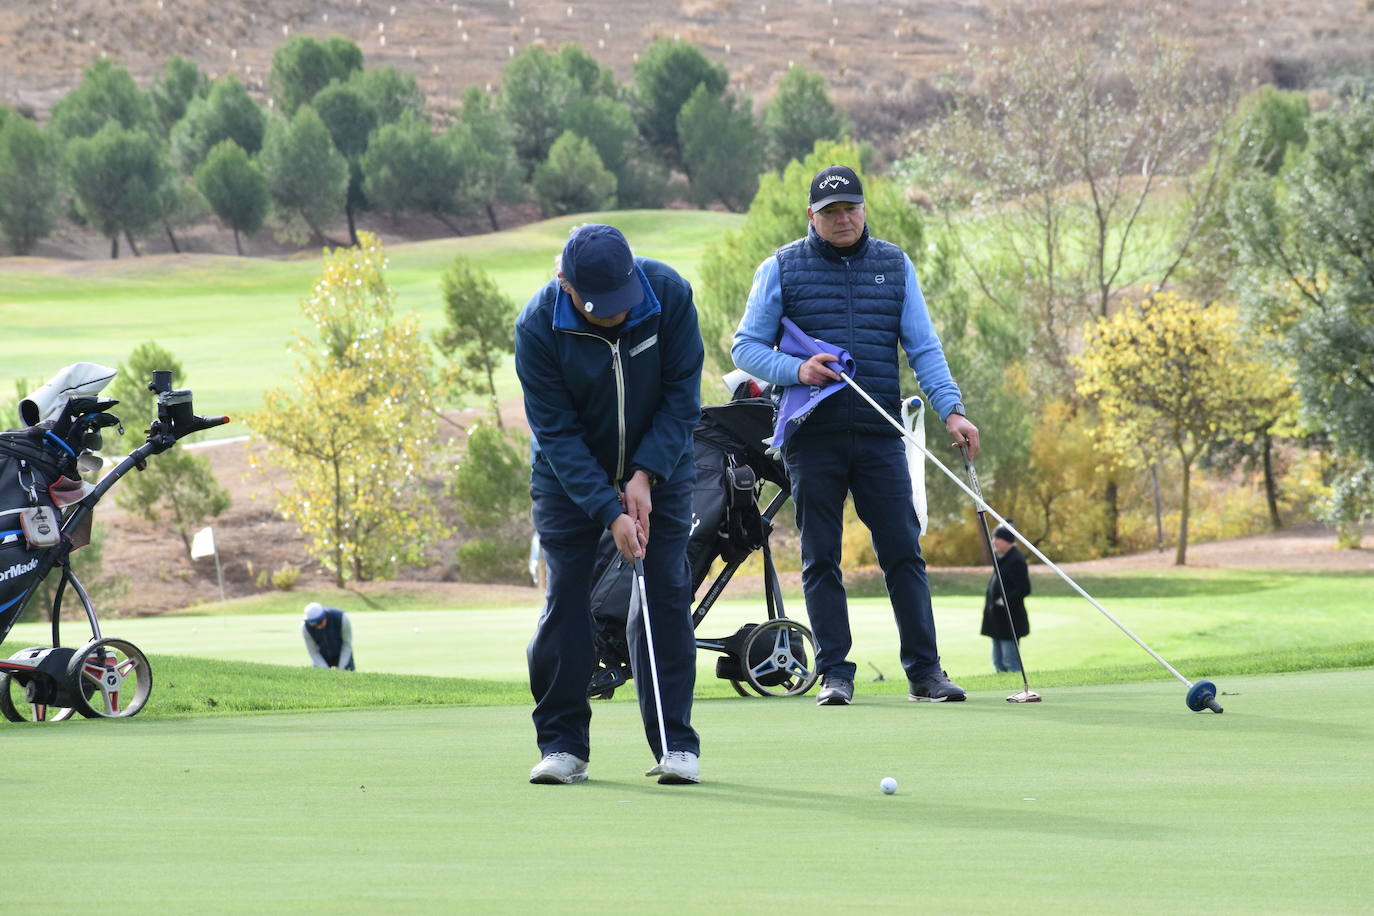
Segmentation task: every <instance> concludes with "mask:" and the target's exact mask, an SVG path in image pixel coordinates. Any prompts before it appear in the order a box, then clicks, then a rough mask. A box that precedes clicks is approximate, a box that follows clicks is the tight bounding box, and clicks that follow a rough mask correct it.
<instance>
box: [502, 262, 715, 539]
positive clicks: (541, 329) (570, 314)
mask: <svg viewBox="0 0 1374 916" xmlns="http://www.w3.org/2000/svg"><path fill="white" fill-rule="evenodd" d="M635 269H636V273H638V275H639V279H640V282H641V283H642V284H643V285H644V301H643V302H642V303H640V304H639V305H638V306H636V307H635V308H633V309H631V310H630V314H629V315H627V316H626V318H625V321H624V322H622V323H621V324H620V325H619V326H617V327H616V328H612V329H603V328H597V327H595V326H593V325H592V324H590V323H588V322H587V321H585V320H584V319H583V318H582V316H581V315H579V314H578V313H577V311H576V310H575V309H574V308H573V304H572V299H571V297H570V296H568V294H567V293H566V292H564V291H563V290H562V288H561V287H560V286H559V283H558V280H557V278H554V279H552V280H550V281H549V282H548V283H547V284H546V285H545V286H544V288H543V289H541V290H540V291H539V292H538V293H536V294H535V295H534V297H533V298H532V299H530V301H529V302H528V303H527V304H526V305H525V308H524V309H523V310H522V311H521V312H520V317H519V318H517V319H516V321H515V371H516V374H517V375H518V376H519V377H520V385H521V387H522V388H523V389H524V395H525V416H526V418H527V419H528V420H529V424H530V432H531V433H532V434H533V437H534V443H533V447H534V454H533V459H532V468H531V473H530V485H531V487H532V488H533V489H534V490H536V491H540V492H550V493H556V492H559V491H560V490H561V491H562V492H564V493H566V494H567V495H568V498H570V499H571V500H572V501H573V502H575V503H576V504H577V505H578V506H580V507H581V508H582V511H584V512H586V513H587V516H588V517H589V518H592V519H595V520H596V521H597V522H598V523H600V524H601V525H604V526H606V527H610V525H611V523H612V522H613V521H615V519H616V516H618V515H620V514H621V513H622V512H623V511H624V510H623V509H622V508H621V506H620V496H619V492H620V489H622V488H623V486H624V481H625V480H627V479H629V477H630V476H631V475H632V474H633V473H634V472H635V471H636V470H639V469H642V470H644V471H645V472H646V473H648V474H649V475H650V478H651V479H657V480H671V479H673V476H674V472H675V471H677V470H678V469H679V467H684V466H685V467H687V468H690V466H691V455H692V430H693V429H694V428H695V427H696V424H697V420H698V418H699V417H700V415H701V366H702V360H703V358H704V355H705V354H704V350H703V347H702V343H701V332H700V331H699V330H698V328H697V311H696V305H695V303H694V302H693V300H692V288H691V286H690V285H688V283H687V281H686V280H684V279H682V277H681V276H679V275H678V273H677V271H675V270H673V269H672V268H671V267H669V266H668V265H667V264H664V263H662V262H661V261H655V260H653V259H651V258H635ZM608 332H609V333H608ZM617 332H618V333H617ZM684 473H685V472H684Z"/></svg>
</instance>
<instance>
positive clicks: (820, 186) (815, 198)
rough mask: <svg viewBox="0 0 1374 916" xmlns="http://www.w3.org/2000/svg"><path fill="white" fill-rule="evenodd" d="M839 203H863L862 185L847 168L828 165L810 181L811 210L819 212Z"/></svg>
mask: <svg viewBox="0 0 1374 916" xmlns="http://www.w3.org/2000/svg"><path fill="white" fill-rule="evenodd" d="M841 202H843V203H850V204H861V203H863V202H864V186H863V183H862V182H860V181H859V176H858V175H855V174H854V170H853V169H851V168H850V167H849V166H847V165H828V166H826V167H825V168H823V169H821V170H820V171H819V172H817V173H816V177H815V178H812V179H811V209H812V210H821V209H824V208H825V207H828V206H830V205H831V204H834V203H841Z"/></svg>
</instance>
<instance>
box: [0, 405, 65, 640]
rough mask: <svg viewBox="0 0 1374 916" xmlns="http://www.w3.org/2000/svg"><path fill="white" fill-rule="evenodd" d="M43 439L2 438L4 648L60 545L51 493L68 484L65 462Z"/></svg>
mask: <svg viewBox="0 0 1374 916" xmlns="http://www.w3.org/2000/svg"><path fill="white" fill-rule="evenodd" d="M44 433H45V430H43V429H41V428H34V429H29V430H11V431H8V432H0V642H4V640H5V636H6V635H7V634H8V633H9V631H10V628H11V627H12V626H13V625H14V623H15V621H16V620H18V619H19V615H20V614H21V613H22V612H23V610H24V606H25V604H26V601H25V598H26V597H27V596H28V595H29V594H30V591H31V589H30V587H31V586H32V585H33V584H34V581H35V580H36V579H37V578H39V576H40V575H41V573H40V570H41V568H42V567H43V565H44V564H43V563H42V562H41V561H42V559H43V557H44V556H45V555H46V554H47V553H48V551H49V550H51V549H52V547H53V546H55V545H56V544H58V543H59V542H60V539H61V532H60V525H61V515H60V512H59V510H58V509H57V507H56V505H55V504H54V502H53V496H52V488H53V486H54V484H58V483H59V481H62V480H64V476H63V473H62V470H63V468H62V465H63V464H64V462H63V461H62V460H60V459H59V457H58V456H59V455H60V454H62V453H60V452H56V448H57V447H56V446H55V445H54V446H47V445H45V444H44V438H43V437H44ZM64 457H65V456H64ZM73 473H75V471H73Z"/></svg>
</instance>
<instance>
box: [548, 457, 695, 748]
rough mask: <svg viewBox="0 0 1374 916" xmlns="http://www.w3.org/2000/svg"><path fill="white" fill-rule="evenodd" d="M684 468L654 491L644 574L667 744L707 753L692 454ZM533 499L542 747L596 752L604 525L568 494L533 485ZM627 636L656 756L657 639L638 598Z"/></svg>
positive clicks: (646, 731)
mask: <svg viewBox="0 0 1374 916" xmlns="http://www.w3.org/2000/svg"><path fill="white" fill-rule="evenodd" d="M680 470H683V471H684V472H685V473H679V474H675V475H674V479H673V480H672V481H669V482H667V483H663V484H660V485H659V486H657V487H655V488H654V489H653V494H652V498H653V511H652V512H651V513H650V515H649V545H648V547H647V548H646V550H645V552H644V579H645V583H646V591H647V592H648V597H649V615H650V624H651V626H652V629H653V636H654V649H655V653H654V660H655V662H656V663H657V667H658V678H659V688H660V690H661V693H662V700H663V723H664V728H665V730H666V732H667V735H668V748H667V749H668V750H672V751H691V752H692V753H694V754H699V753H701V744H700V739H699V738H698V737H697V733H696V732H695V731H693V729H692V724H691V716H692V689H693V687H695V686H696V654H697V644H696V635H695V633H694V632H693V629H692V581H691V575H690V573H689V570H688V567H687V534H688V531H689V528H690V524H691V518H692V479H693V470H692V464H691V462H684V466H683V468H682V469H680ZM533 497H534V527H535V529H536V530H537V531H538V532H539V544H540V546H541V548H542V549H543V551H544V557H545V561H546V562H547V564H548V591H547V593H546V594H545V601H544V612H543V614H542V615H540V617H539V623H538V624H537V625H536V627H535V631H534V638H533V639H531V640H530V645H529V650H528V652H527V657H528V659H529V667H530V692H531V693H532V694H533V695H534V704H535V705H534V716H533V718H534V728H535V735H536V740H537V741H538V742H539V750H540V753H542V754H545V755H547V754H552V753H556V752H559V751H566V752H567V753H570V754H573V755H575V756H577V757H580V758H582V759H583V760H590V759H591V739H590V734H589V729H590V726H591V720H592V706H591V701H590V700H588V699H587V685H588V683H589V682H590V681H591V677H592V671H593V670H594V669H595V667H596V646H595V644H594V642H593V636H592V612H591V602H590V592H591V586H592V582H591V576H592V566H593V564H594V563H595V561H596V548H597V542H598V540H599V539H600V537H601V533H602V531H603V530H604V529H603V528H602V527H601V526H600V525H598V524H597V523H596V522H594V521H593V520H592V519H590V518H588V517H587V515H586V513H584V512H583V511H582V510H581V509H579V508H578V507H577V504H576V503H574V502H573V501H572V500H570V499H568V497H567V496H566V495H564V494H562V493H542V492H535V493H534V494H533ZM626 635H627V637H628V642H629V646H630V658H631V661H630V664H631V667H632V668H633V670H634V681H635V691H636V693H637V694H638V696H639V712H640V716H641V717H642V718H643V720H644V736H645V738H647V739H648V742H649V748H650V750H652V751H653V755H654V760H655V761H657V760H659V759H660V758H661V757H662V756H663V748H661V747H659V743H660V742H659V736H658V711H657V709H655V706H654V698H653V692H652V688H653V681H652V679H651V676H650V669H649V646H648V642H647V641H646V640H645V638H644V622H643V620H642V619H641V618H640V612H639V605H638V603H637V602H636V603H635V604H634V606H633V607H632V609H631V611H630V619H629V624H628V628H627V633H626Z"/></svg>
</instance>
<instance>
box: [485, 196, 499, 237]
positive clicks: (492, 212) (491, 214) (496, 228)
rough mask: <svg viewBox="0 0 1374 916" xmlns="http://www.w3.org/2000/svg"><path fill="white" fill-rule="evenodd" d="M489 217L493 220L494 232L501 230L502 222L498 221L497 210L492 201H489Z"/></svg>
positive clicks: (492, 229) (492, 228)
mask: <svg viewBox="0 0 1374 916" xmlns="http://www.w3.org/2000/svg"><path fill="white" fill-rule="evenodd" d="M487 219H489V220H491V231H492V232H500V231H501V224H500V223H498V222H497V221H496V210H495V209H493V208H492V206H491V201H487Z"/></svg>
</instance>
